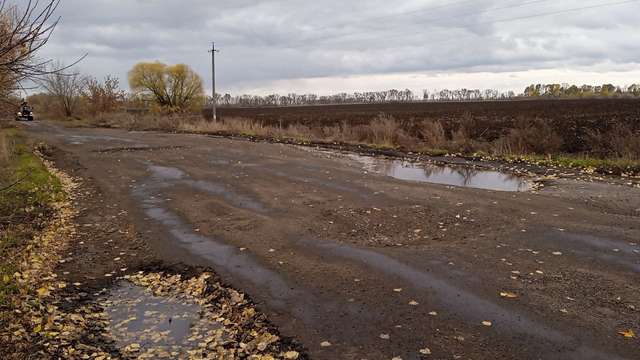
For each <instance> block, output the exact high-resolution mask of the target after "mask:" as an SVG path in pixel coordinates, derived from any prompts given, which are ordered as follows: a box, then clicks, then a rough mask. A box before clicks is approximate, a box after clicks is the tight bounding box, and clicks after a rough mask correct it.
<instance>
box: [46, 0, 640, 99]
mask: <svg viewBox="0 0 640 360" xmlns="http://www.w3.org/2000/svg"><path fill="white" fill-rule="evenodd" d="M622 1H624V0H547V1H545V0H536V1H534V0H502V1H497V0H474V1H460V0H404V1H396V2H393V1H389V0H367V1H364V0H314V1H308V0H271V1H269V0H266V1H264V0H263V1H259V2H258V1H248V0H233V1H230V0H227V1H221V0H181V1H175V0H90V1H87V0H62V3H61V6H60V9H59V12H58V14H59V15H60V16H62V21H61V23H60V25H59V27H58V28H57V29H56V32H55V34H54V36H53V38H52V40H51V43H50V44H49V46H48V47H47V48H46V50H45V51H44V53H43V54H42V55H43V56H49V57H52V58H55V59H60V60H62V61H66V62H70V61H72V60H73V59H74V58H75V57H77V56H78V55H81V54H83V53H88V54H89V55H88V57H87V58H86V59H85V60H84V61H83V62H82V63H81V64H80V69H81V70H82V71H83V72H86V73H90V74H93V75H95V76H98V77H102V76H104V75H105V74H114V75H116V76H118V77H120V79H121V82H122V83H123V85H125V86H126V82H127V81H126V74H127V72H128V70H129V69H130V68H131V67H132V66H133V65H134V64H135V63H136V62H139V61H156V60H158V61H162V62H166V63H185V64H188V65H190V66H192V67H193V68H194V69H195V70H196V71H197V72H198V73H199V74H200V75H201V76H203V78H205V80H206V83H207V86H208V87H209V88H210V83H211V81H210V80H209V78H210V66H211V65H210V58H209V54H208V53H207V49H208V48H209V47H210V46H211V45H210V42H211V41H212V40H215V41H216V44H217V46H218V47H219V48H220V49H221V53H220V54H219V55H218V57H217V65H218V76H217V79H218V92H222V93H224V92H232V93H238V92H247V93H270V92H279V93H287V92H298V93H302V92H316V93H321V94H326V93H333V92H338V91H355V90H383V89H388V88H405V87H408V88H411V89H415V90H419V89H434V88H444V87H449V88H459V87H472V88H475V87H478V88H489V87H495V88H501V89H516V90H519V91H521V90H522V89H521V88H522V87H523V86H524V85H525V84H528V83H534V82H551V81H557V82H569V83H573V82H575V83H592V82H593V83H601V82H604V81H610V82H613V83H616V84H620V85H625V84H630V83H633V82H637V83H640V63H639V62H640V32H639V31H638V30H639V27H638V25H639V23H638V14H640V1H629V2H628V3H625V4H619V3H620V2H622ZM601 4H610V6H606V7H597V8H591V9H584V10H582V11H570V10H571V9H576V8H583V7H588V6H598V5H601ZM614 4H618V5H614ZM566 10H569V11H568V12H564V13H560V14H556V15H550V16H536V15H540V14H548V13H553V12H560V11H566Z"/></svg>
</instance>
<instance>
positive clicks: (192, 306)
mask: <svg viewBox="0 0 640 360" xmlns="http://www.w3.org/2000/svg"><path fill="white" fill-rule="evenodd" d="M102 304H103V306H104V307H105V312H106V314H107V316H108V321H109V325H108V330H109V333H110V334H111V336H112V337H113V339H114V341H115V342H116V345H118V347H119V348H121V349H125V351H127V350H126V349H128V350H129V351H131V352H135V353H138V354H145V355H149V356H151V355H153V356H157V357H163V356H167V355H168V356H169V357H171V358H182V357H185V356H187V355H188V351H189V350H191V349H197V348H198V343H199V341H200V340H199V339H200V338H199V337H198V336H199V334H206V333H211V332H214V331H216V330H218V329H221V328H222V326H221V325H220V324H219V323H217V322H215V321H213V320H211V319H206V318H200V313H201V312H202V308H201V307H200V305H198V304H197V303H195V302H194V301H192V300H188V299H179V298H174V297H158V296H154V295H153V294H152V293H151V292H150V291H149V290H146V289H144V288H141V287H139V286H136V285H134V284H132V283H130V282H128V281H122V282H120V283H118V284H117V287H116V288H114V289H113V290H111V291H110V293H109V296H108V297H107V298H106V299H104V300H103V301H102Z"/></svg>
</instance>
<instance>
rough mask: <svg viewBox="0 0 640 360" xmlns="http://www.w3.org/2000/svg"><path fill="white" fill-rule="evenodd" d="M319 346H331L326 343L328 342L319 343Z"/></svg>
mask: <svg viewBox="0 0 640 360" xmlns="http://www.w3.org/2000/svg"><path fill="white" fill-rule="evenodd" d="M320 346H322V347H329V346H331V343H330V342H328V341H323V342H321V343H320Z"/></svg>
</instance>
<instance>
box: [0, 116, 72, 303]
mask: <svg viewBox="0 0 640 360" xmlns="http://www.w3.org/2000/svg"><path fill="white" fill-rule="evenodd" d="M63 197H64V192H63V190H62V186H61V184H60V181H59V180H58V179H57V178H56V177H55V176H53V175H51V174H50V173H49V172H48V171H47V169H46V167H45V166H44V165H43V164H42V162H41V161H40V159H39V158H38V156H37V155H36V154H35V153H34V150H33V144H30V143H29V142H28V140H27V138H26V137H25V136H24V135H23V134H22V133H21V132H20V131H19V130H18V129H15V128H8V129H7V128H4V129H0V309H4V308H6V307H8V306H9V305H10V303H11V299H12V296H13V295H15V294H16V293H17V292H18V291H19V290H20V289H19V286H18V283H17V282H16V279H15V277H14V274H15V273H16V272H17V271H18V266H19V264H18V263H17V260H16V259H18V258H19V257H20V256H19V255H20V253H22V252H23V250H24V249H25V248H26V247H28V246H29V241H30V240H31V239H32V238H33V236H34V234H36V233H37V232H39V231H41V230H42V229H43V228H44V227H45V226H46V224H47V220H48V219H49V217H50V216H51V214H52V212H53V211H54V207H53V204H54V203H56V202H57V201H60V200H61V199H62V198H63Z"/></svg>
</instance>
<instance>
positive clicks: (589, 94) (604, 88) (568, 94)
mask: <svg viewBox="0 0 640 360" xmlns="http://www.w3.org/2000/svg"><path fill="white" fill-rule="evenodd" d="M522 96H524V97H530V98H545V97H547V98H594V97H602V98H611V97H639V96H640V84H633V85H630V86H628V87H621V86H615V85H612V84H604V85H598V86H593V85H582V86H577V85H569V84H535V85H529V86H527V88H526V89H525V90H524V93H523V94H522Z"/></svg>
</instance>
